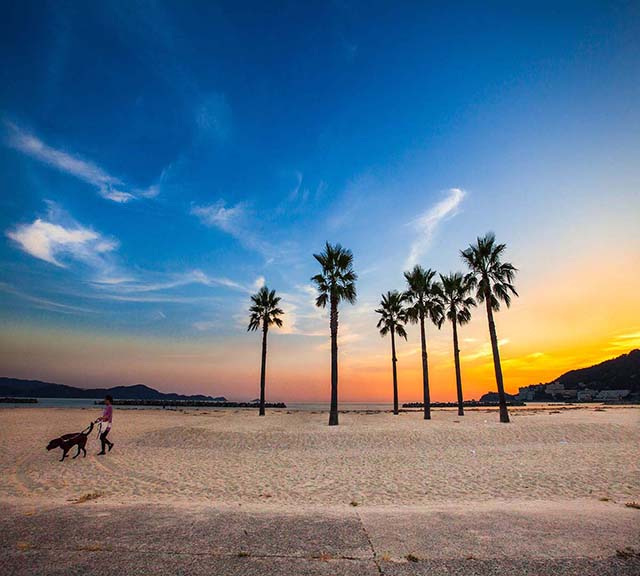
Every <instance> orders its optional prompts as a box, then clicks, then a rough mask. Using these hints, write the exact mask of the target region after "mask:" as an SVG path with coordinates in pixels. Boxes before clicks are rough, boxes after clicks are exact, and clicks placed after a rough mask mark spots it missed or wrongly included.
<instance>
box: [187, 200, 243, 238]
mask: <svg viewBox="0 0 640 576" xmlns="http://www.w3.org/2000/svg"><path fill="white" fill-rule="evenodd" d="M191 214H193V215H194V216H197V217H198V218H199V219H200V221H201V222H202V223H203V224H204V225H205V226H209V227H215V228H219V229H220V230H222V231H224V232H227V233H228V234H231V236H234V237H235V238H240V237H241V236H242V231H243V230H244V227H245V221H246V205H245V204H243V203H239V204H236V205H235V206H231V207H229V208H227V206H226V202H225V201H224V200H218V201H216V202H214V203H213V204H204V205H201V206H198V205H194V206H192V207H191Z"/></svg>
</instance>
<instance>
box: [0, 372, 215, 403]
mask: <svg viewBox="0 0 640 576" xmlns="http://www.w3.org/2000/svg"><path fill="white" fill-rule="evenodd" d="M106 394H111V396H113V397H114V398H116V399H119V400H209V401H212V400H213V401H220V402H224V401H226V398H224V396H219V397H217V398H213V397H211V396H204V395H202V394H196V395H193V396H186V395H184V394H175V393H169V394H165V393H164V392H160V391H158V390H156V389H155V388H150V387H149V386H145V385H144V384H134V385H132V386H115V387H113V388H76V387H75V386H66V385H64V384H55V383H53V382H41V381H40V380H21V379H19V378H0V396H7V397H16V396H22V397H32V398H103V397H104V396H105V395H106Z"/></svg>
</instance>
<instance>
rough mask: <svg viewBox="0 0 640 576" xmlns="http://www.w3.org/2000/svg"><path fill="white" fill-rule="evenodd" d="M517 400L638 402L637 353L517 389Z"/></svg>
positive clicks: (639, 373)
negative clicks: (622, 400) (623, 400)
mask: <svg viewBox="0 0 640 576" xmlns="http://www.w3.org/2000/svg"><path fill="white" fill-rule="evenodd" d="M518 398H519V399H520V400H533V401H548V400H578V401H589V400H616V399H617V400H621V399H625V401H637V400H638V399H640V350H632V351H631V352H629V353H628V354H623V355H622V356H618V357H617V358H613V359H611V360H606V361H605V362H601V363H600V364H596V365H595V366H589V367H588V368H579V369H577V370H570V371H569V372H565V373H564V374H562V375H561V376H559V377H558V378H556V379H555V380H553V381H551V382H547V383H545V384H543V383H541V384H533V385H531V386H526V387H524V388H520V392H519V394H518Z"/></svg>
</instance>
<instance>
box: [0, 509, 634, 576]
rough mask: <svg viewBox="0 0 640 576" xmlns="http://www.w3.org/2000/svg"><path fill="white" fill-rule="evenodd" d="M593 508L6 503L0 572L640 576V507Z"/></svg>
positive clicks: (1, 513)
mask: <svg viewBox="0 0 640 576" xmlns="http://www.w3.org/2000/svg"><path fill="white" fill-rule="evenodd" d="M588 504H589V505H588V506H586V505H585V504H584V503H581V502H564V503H548V502H545V503H526V502H524V503H504V504H499V503H495V502H492V503H490V504H487V505H474V506H473V509H467V507H465V505H464V504H451V505H434V506H433V507H429V508H424V507H421V508H411V507H401V508H400V507H399V508H390V507H371V508H368V507H354V508H352V507H349V508H346V509H345V508H340V509H331V508H317V507H316V508H303V509H298V508H296V509H287V510H284V511H283V510H282V509H280V508H275V507H273V508H269V507H260V508H256V507H245V506H231V505H224V506H218V505H191V504H186V505H150V504H144V505H138V504H119V505H116V504H110V503H107V502H105V503H102V502H100V500H99V499H98V500H96V501H92V502H86V503H84V504H71V503H68V504H58V505H48V506H46V507H42V506H35V505H31V504H29V503H28V502H22V501H17V502H16V503H6V502H5V503H0V534H1V538H0V548H1V560H0V574H1V575H3V576H4V575H5V574H6V575H16V576H23V575H25V576H26V575H29V576H33V575H46V576H49V575H65V576H66V575H83V576H85V575H91V576H93V575H95V576H111V575H115V574H118V575H125V576H126V575H129V574H131V575H134V574H135V575H145V574H149V575H151V574H153V575H160V576H161V575H165V574H167V575H168V574H184V575H187V574H188V575H194V576H199V575H205V574H207V575H217V574H220V575H227V574H228V575H231V576H235V575H253V574H255V575H273V576H280V575H285V574H286V575H314V576H315V575H318V576H325V575H336V576H339V575H343V574H344V575H347V574H348V575H360V574H362V575H363V576H365V575H366V576H369V575H380V574H383V575H389V576H401V575H402V576H404V575H409V574H416V575H427V574H429V575H445V574H447V575H463V574H464V575H467V574H469V575H477V576H483V575H492V574H501V575H502V574H509V575H522V576H524V575H536V576H541V575H545V574H550V575H551V574H553V575H561V576H562V575H566V576H569V575H576V576H577V575H580V576H589V575H593V576H596V575H597V576H607V575H611V576H613V575H620V576H625V575H636V576H640V510H634V509H630V508H625V507H624V506H622V505H620V504H614V503H600V502H598V503H595V504H594V503H593V502H589V503H588Z"/></svg>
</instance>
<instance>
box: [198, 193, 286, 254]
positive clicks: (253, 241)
mask: <svg viewBox="0 0 640 576" xmlns="http://www.w3.org/2000/svg"><path fill="white" fill-rule="evenodd" d="M191 214H192V215H193V216H196V217H197V218H198V219H199V220H200V222H202V224H204V225H205V226H207V227H209V228H217V229H218V230H221V231H223V232H226V233H227V234H229V235H230V236H232V237H233V238H235V239H236V240H237V241H238V242H239V243H240V244H241V245H242V246H243V247H244V248H246V249H247V250H253V251H254V252H258V253H259V254H262V255H263V256H264V257H265V258H266V259H267V261H272V259H273V257H274V256H279V255H283V254H287V253H288V252H289V251H290V250H291V248H290V247H287V246H275V245H273V244H271V243H269V242H266V241H264V240H262V239H261V238H260V237H259V236H258V234H257V233H256V231H255V229H256V226H255V223H254V224H252V214H251V212H250V210H249V207H248V205H247V204H246V203H244V202H239V203H237V204H235V205H233V206H227V204H226V202H225V201H224V200H222V199H220V200H217V201H216V202H213V203H212V204H202V205H197V204H194V205H192V206H191Z"/></svg>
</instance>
